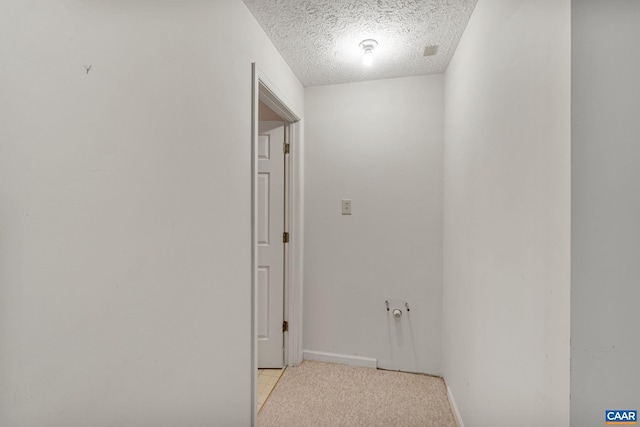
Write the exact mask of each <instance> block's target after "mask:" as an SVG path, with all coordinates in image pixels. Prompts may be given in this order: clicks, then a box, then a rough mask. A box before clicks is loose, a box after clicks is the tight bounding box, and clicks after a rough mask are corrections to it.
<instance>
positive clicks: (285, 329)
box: [282, 320, 289, 332]
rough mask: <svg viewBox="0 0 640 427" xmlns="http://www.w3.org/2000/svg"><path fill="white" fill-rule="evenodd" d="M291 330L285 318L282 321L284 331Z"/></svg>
mask: <svg viewBox="0 0 640 427" xmlns="http://www.w3.org/2000/svg"><path fill="white" fill-rule="evenodd" d="M288 330H289V322H287V321H286V320H284V321H283V322H282V332H287V331H288Z"/></svg>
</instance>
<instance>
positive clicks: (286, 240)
mask: <svg viewBox="0 0 640 427" xmlns="http://www.w3.org/2000/svg"><path fill="white" fill-rule="evenodd" d="M282 243H289V233H287V232H286V231H285V232H284V233H282Z"/></svg>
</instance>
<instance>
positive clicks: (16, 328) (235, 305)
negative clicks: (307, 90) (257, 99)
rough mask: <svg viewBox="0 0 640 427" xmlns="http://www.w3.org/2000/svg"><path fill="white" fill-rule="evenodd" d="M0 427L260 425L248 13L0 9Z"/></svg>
mask: <svg viewBox="0 0 640 427" xmlns="http://www.w3.org/2000/svg"><path fill="white" fill-rule="evenodd" d="M0 57H1V58H2V61H1V63H0V76H1V77H0V93H1V94H2V95H1V96H0V378H2V380H1V381H0V425H2V426H11V427H57V426H59V427H75V426H82V427H84V426H89V425H90V426H97V427H99V426H105V427H106V426H120V427H128V426H132V427H133V426H135V427H141V426H158V427H159V426H190V427H194V426H211V425H220V426H232V425H233V426H246V425H249V424H250V423H251V413H252V411H253V408H252V407H251V393H250V382H251V376H252V375H254V373H253V372H251V370H250V366H251V352H250V348H251V336H250V331H251V329H250V326H251V325H250V319H251V258H250V257H251V245H250V240H251V237H250V230H251V228H250V223H251V221H250V216H251V212H250V200H251V199H250V189H251V173H250V167H251V166H250V165H251V159H250V156H251V83H252V80H251V62H252V61H257V62H258V63H259V65H260V66H261V69H262V70H263V71H264V72H265V73H267V74H268V75H269V76H270V79H271V80H272V81H273V82H274V83H275V84H276V85H277V86H278V88H279V89H280V90H281V91H282V92H284V93H285V94H286V95H287V97H288V101H290V102H291V103H292V107H293V108H295V109H296V111H298V112H300V113H301V112H302V111H303V108H304V105H303V97H304V92H303V89H302V86H301V85H300V83H299V82H298V81H297V80H296V78H295V77H294V75H293V74H292V72H291V71H290V70H289V68H288V67H287V65H286V63H285V62H284V61H283V60H282V58H281V57H280V56H279V54H278V53H277V51H276V49H275V48H274V46H273V45H272V44H271V42H270V41H269V40H268V39H267V37H266V36H265V35H264V33H263V31H262V30H261V29H260V27H259V26H258V24H257V23H256V22H255V21H254V19H253V17H252V16H251V14H250V13H249V11H248V10H247V9H246V8H245V6H244V4H243V3H242V2H240V1H235V0H229V1H209V2H202V1H182V2H175V1H169V0H160V1H157V0H153V1H151V0H140V1H134V2H123V1H98V2H96V1H91V2H86V1H77V0H62V1H56V2H43V1H36V0H5V1H2V2H1V3H0Z"/></svg>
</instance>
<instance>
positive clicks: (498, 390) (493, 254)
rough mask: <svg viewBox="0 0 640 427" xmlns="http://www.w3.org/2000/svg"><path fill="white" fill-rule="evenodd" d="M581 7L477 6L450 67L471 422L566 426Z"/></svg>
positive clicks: (452, 376) (455, 298) (453, 309)
mask: <svg viewBox="0 0 640 427" xmlns="http://www.w3.org/2000/svg"><path fill="white" fill-rule="evenodd" d="M569 82H570V4H569V1H568V0H563V1H558V0H543V1H540V0H519V1H513V0H480V1H479V2H478V4H477V6H476V9H475V11H474V13H473V15H472V17H471V20H470V21H469V24H468V26H467V29H466V31H465V34H464V35H463V37H462V40H461V43H460V45H459V46H458V49H457V51H456V54H455V56H454V58H453V61H452V62H451V64H450V66H449V68H448V70H447V73H446V84H445V149H444V153H445V154H444V218H445V220H444V306H443V311H444V320H443V322H444V326H443V360H444V375H445V380H446V382H447V384H448V386H449V387H450V389H451V391H452V394H453V396H454V398H455V400H456V402H457V405H458V408H459V410H460V412H461V415H462V418H463V421H464V423H465V425H466V426H467V427H469V426H471V427H473V426H512V425H518V426H536V427H537V426H543V425H544V426H566V425H568V423H569V317H570V316H569V280H570V279H569V275H570V273H569V263H570V259H569V257H570V254H569V253H570V248H569V246H570V244H569V239H570V237H569V224H570V222H569V220H570V218H569V215H570V188H569V185H570V184H569V182H570V159H569V156H570V123H569V121H570V117H569V115H570V95H569V89H570V88H569V86H570V83H569Z"/></svg>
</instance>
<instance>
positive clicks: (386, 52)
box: [243, 0, 477, 86]
mask: <svg viewBox="0 0 640 427" xmlns="http://www.w3.org/2000/svg"><path fill="white" fill-rule="evenodd" d="M243 1H244V2H245V4H246V5H247V7H248V8H249V10H250V11H251V13H253V15H254V16H255V18H256V19H257V21H258V22H259V23H260V25H261V26H262V28H263V29H264V31H265V32H266V33H267V35H268V36H269V38H271V40H272V41H273V43H274V44H275V45H276V47H277V48H278V50H279V51H280V53H281V54H282V56H283V57H284V59H285V60H286V61H287V63H288V64H289V66H290V67H291V69H292V70H293V72H294V73H295V74H296V76H298V79H300V81H301V82H302V84H303V85H304V86H316V85H324V84H335V83H347V82H355V81H363V80H374V79H385V78H393V77H402V76H412V75H422V74H433V73H442V72H444V71H445V70H446V69H447V66H448V65H449V61H450V60H451V57H452V56H453V53H454V52H455V49H456V46H457V45H458V41H459V40H460V37H461V36H462V32H463V31H464V29H465V27H466V25H467V21H468V20H469V17H470V16H471V12H472V11H473V8H474V7H475V4H476V2H477V0H351V1H347V0H243ZM369 38H371V39H375V40H377V41H378V47H376V48H375V49H374V51H373V56H374V64H373V65H372V66H370V67H367V66H365V65H363V64H362V56H363V53H364V52H363V50H362V49H361V48H360V47H359V44H360V42H361V41H362V40H364V39H369ZM431 45H437V46H438V51H437V53H436V55H434V56H428V57H425V56H423V53H424V51H425V47H426V46H431Z"/></svg>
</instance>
